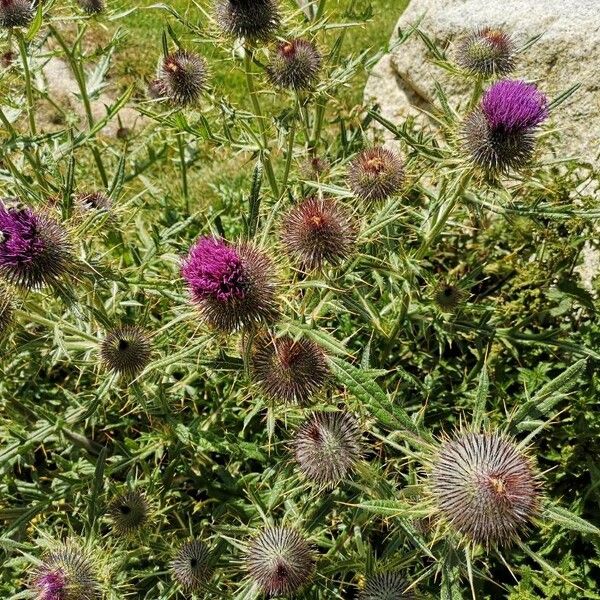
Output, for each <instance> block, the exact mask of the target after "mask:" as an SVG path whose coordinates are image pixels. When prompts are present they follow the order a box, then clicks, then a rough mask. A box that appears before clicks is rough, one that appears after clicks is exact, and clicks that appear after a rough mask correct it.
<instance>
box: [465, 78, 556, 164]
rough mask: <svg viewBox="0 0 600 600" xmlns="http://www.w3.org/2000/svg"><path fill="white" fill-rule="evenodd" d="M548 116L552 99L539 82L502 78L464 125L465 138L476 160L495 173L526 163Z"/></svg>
mask: <svg viewBox="0 0 600 600" xmlns="http://www.w3.org/2000/svg"><path fill="white" fill-rule="evenodd" d="M547 118H548V100H547V98H546V96H544V94H542V93H541V92H540V91H539V90H538V89H537V87H536V86H535V85H532V84H529V83H525V82H524V81H511V80H505V81H499V82H497V83H495V84H493V85H492V86H491V87H490V88H489V89H488V90H487V91H486V93H485V94H484V96H483V98H482V100H481V103H480V105H479V107H478V108H476V109H475V110H474V111H473V112H471V113H470V114H469V115H468V116H467V119H466V121H465V124H464V131H463V133H464V141H465V146H466V148H467V150H468V151H469V152H470V154H471V156H472V158H473V160H474V162H475V163H476V164H477V165H479V166H480V167H482V168H484V169H486V170H488V171H491V172H506V171H508V170H509V169H515V168H520V167H523V166H525V165H526V164H527V163H528V162H529V160H530V159H531V155H532V154H533V149H534V147H535V136H534V133H535V131H536V130H537V128H538V127H539V126H540V125H541V124H542V123H543V122H544V121H545V120H546V119H547Z"/></svg>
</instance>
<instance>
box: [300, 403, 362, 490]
mask: <svg viewBox="0 0 600 600" xmlns="http://www.w3.org/2000/svg"><path fill="white" fill-rule="evenodd" d="M293 450H294V458H295V459H296V462H297V463H298V466H299V467H300V470H301V471H302V472H303V473H304V475H306V477H307V478H308V479H310V480H311V481H314V482H315V483H317V484H319V485H324V486H334V485H336V484H337V483H338V482H339V481H341V480H342V479H344V478H345V477H347V475H348V474H349V473H350V471H351V470H352V469H353V467H354V466H355V464H356V463H357V462H358V460H359V459H360V456H361V452H362V450H361V442H360V429H359V427H358V423H357V421H356V419H355V418H354V417H353V416H352V415H350V414H348V413H345V412H337V413H330V412H325V413H316V414H314V415H312V416H311V417H310V418H309V419H307V420H306V421H305V422H304V423H303V424H302V425H301V426H300V428H299V429H298V431H297V433H296V435H295V437H294V442H293Z"/></svg>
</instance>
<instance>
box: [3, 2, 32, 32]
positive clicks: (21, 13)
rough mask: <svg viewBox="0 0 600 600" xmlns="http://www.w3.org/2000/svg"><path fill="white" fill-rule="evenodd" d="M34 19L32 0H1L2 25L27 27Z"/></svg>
mask: <svg viewBox="0 0 600 600" xmlns="http://www.w3.org/2000/svg"><path fill="white" fill-rule="evenodd" d="M31 19H33V8H32V4H31V2H30V0H0V27H6V28H9V27H25V26H27V25H29V22H30V21H31Z"/></svg>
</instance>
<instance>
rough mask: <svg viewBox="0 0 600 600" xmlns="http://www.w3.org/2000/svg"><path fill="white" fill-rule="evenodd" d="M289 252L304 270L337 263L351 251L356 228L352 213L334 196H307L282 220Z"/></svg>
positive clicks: (282, 234) (286, 247)
mask: <svg viewBox="0 0 600 600" xmlns="http://www.w3.org/2000/svg"><path fill="white" fill-rule="evenodd" d="M281 239H282V242H283V246H284V248H285V250H286V252H287V253H288V254H289V255H290V256H291V257H292V258H294V259H296V260H298V261H299V262H300V265H301V266H302V268H304V269H320V268H321V267H323V266H324V265H325V263H330V264H332V265H337V264H339V263H340V262H342V261H343V260H344V259H346V258H348V256H349V255H350V254H351V253H352V250H353V249H354V243H355V241H356V230H355V227H354V223H353V221H352V217H351V215H350V214H349V213H348V211H346V209H345V208H344V207H343V206H341V205H340V204H338V203H337V202H336V201H335V200H333V199H322V198H307V199H306V200H303V201H302V202H300V204H298V205H296V206H294V207H293V208H292V209H291V210H290V211H289V213H288V214H287V216H286V217H285V218H284V220H283V226H282V232H281Z"/></svg>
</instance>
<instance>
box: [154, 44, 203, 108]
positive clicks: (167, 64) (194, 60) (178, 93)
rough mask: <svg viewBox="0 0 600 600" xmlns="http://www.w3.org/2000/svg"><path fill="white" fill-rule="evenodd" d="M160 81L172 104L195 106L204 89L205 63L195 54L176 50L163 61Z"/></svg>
mask: <svg viewBox="0 0 600 600" xmlns="http://www.w3.org/2000/svg"><path fill="white" fill-rule="evenodd" d="M160 79H161V82H162V86H163V90H164V91H165V93H166V96H168V97H169V99H170V100H171V101H172V102H173V103H174V104H178V105H180V106H189V105H190V104H195V103H196V102H197V101H198V99H199V98H200V94H201V93H202V92H203V91H204V90H205V89H206V81H207V68H206V62H205V60H204V59H203V58H202V57H200V56H198V55H197V54H193V53H192V52H186V51H185V50H178V51H177V52H175V53H173V54H169V55H168V56H165V58H164V59H163V63H162V67H161V78H160Z"/></svg>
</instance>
